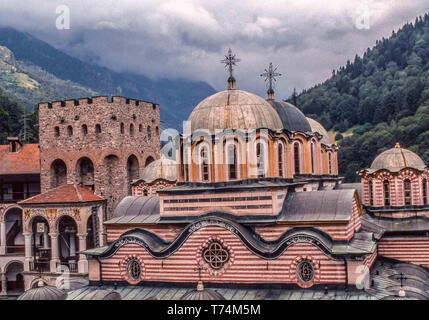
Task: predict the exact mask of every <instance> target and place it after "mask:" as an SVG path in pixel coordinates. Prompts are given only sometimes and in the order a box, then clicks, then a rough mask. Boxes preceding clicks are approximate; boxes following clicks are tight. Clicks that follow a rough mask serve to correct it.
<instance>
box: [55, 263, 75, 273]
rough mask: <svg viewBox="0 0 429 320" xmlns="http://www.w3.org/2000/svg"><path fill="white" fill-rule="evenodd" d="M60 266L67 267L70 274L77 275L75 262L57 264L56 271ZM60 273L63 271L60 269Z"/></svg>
mask: <svg viewBox="0 0 429 320" xmlns="http://www.w3.org/2000/svg"><path fill="white" fill-rule="evenodd" d="M61 266H64V267H67V268H68V270H69V272H70V273H77V272H78V270H77V262H76V261H68V262H57V270H58V269H59V268H61ZM61 269H62V271H65V270H64V269H63V268H61Z"/></svg>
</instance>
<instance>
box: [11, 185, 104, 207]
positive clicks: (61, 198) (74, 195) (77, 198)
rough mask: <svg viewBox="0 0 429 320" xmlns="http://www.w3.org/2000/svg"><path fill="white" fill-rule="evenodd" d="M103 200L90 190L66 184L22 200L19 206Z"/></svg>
mask: <svg viewBox="0 0 429 320" xmlns="http://www.w3.org/2000/svg"><path fill="white" fill-rule="evenodd" d="M103 200H104V199H103V198H102V197H99V196H97V195H95V194H94V193H93V192H92V191H91V190H90V189H89V188H86V187H82V186H78V185H75V184H64V185H61V186H59V187H56V188H53V189H50V190H48V191H46V192H44V193H41V194H39V195H37V196H34V197H31V198H28V199H26V200H22V201H20V202H19V204H21V205H22V204H24V205H25V204H47V203H76V202H78V203H80V202H93V201H103Z"/></svg>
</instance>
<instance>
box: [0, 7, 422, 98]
mask: <svg viewBox="0 0 429 320" xmlns="http://www.w3.org/2000/svg"><path fill="white" fill-rule="evenodd" d="M61 5H65V6H67V8H68V9H69V12H70V29H62V30H59V29H58V28H57V22H58V21H60V22H61V21H62V20H61V19H60V20H58V18H59V16H60V15H62V13H63V12H64V11H63V7H60V8H58V7H59V6H61ZM57 10H58V11H57ZM57 12H58V13H57ZM425 12H429V4H428V1H427V0H412V1H404V0H342V1H333V0H317V1H316V0H294V1H287V0H263V1H262V0H241V1H223V0H208V1H202V0H156V1H151V0H121V1H118V0H59V1H58V0H1V1H0V25H7V26H12V27H15V28H17V29H19V30H22V31H28V32H30V33H32V34H33V35H35V36H37V37H39V38H41V39H43V40H45V41H47V42H48V43H50V44H51V45H54V46H55V47H57V48H59V49H61V50H63V51H66V52H68V53H69V54H71V55H73V56H76V57H79V58H81V59H83V60H86V61H92V62H96V63H98V64H100V65H103V66H106V67H109V68H111V69H114V70H116V71H132V72H135V73H142V74H145V75H147V76H149V77H151V78H160V77H167V78H186V79H194V80H203V81H206V82H208V83H210V84H211V85H212V86H213V87H214V88H215V89H217V90H223V89H224V88H225V87H226V81H225V80H226V73H225V69H224V68H223V67H222V65H221V64H220V63H219V61H220V60H221V59H222V58H223V55H224V54H225V53H226V51H227V49H228V48H229V47H231V48H232V49H233V51H234V52H235V53H236V54H237V57H239V58H240V59H241V62H240V63H239V65H238V67H237V69H236V72H235V77H236V79H237V86H238V87H239V88H240V89H245V90H249V91H253V92H256V93H258V94H260V95H265V91H266V87H265V83H264V81H263V80H262V79H261V78H260V77H259V74H260V73H262V72H263V71H264V69H265V68H266V67H267V66H268V63H269V62H273V63H274V65H276V66H278V67H279V71H280V72H281V73H282V74H283V76H282V77H281V78H280V79H279V80H278V81H277V84H276V96H277V97H278V98H286V97H288V96H289V95H290V93H291V91H292V90H293V88H294V87H296V88H297V90H301V89H303V88H308V87H310V86H312V85H314V84H316V83H318V82H321V81H323V80H324V79H326V78H327V77H329V76H330V75H331V73H332V70H333V69H334V68H338V67H339V66H341V65H344V64H345V62H346V61H347V59H353V58H354V56H355V54H356V53H358V54H359V55H361V54H362V53H363V52H364V51H365V49H366V48H367V47H372V46H373V45H374V44H375V41H376V40H377V39H380V38H381V37H383V36H385V37H388V36H389V35H390V34H391V32H392V30H394V29H395V30H396V29H397V28H398V27H400V26H402V25H403V24H404V23H406V22H407V21H414V19H415V17H416V16H418V15H422V14H424V13H425Z"/></svg>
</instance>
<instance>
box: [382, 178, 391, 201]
mask: <svg viewBox="0 0 429 320" xmlns="http://www.w3.org/2000/svg"><path fill="white" fill-rule="evenodd" d="M383 191H384V192H383V193H384V205H385V206H390V184H389V181H387V180H384V182H383Z"/></svg>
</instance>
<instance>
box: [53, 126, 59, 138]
mask: <svg viewBox="0 0 429 320" xmlns="http://www.w3.org/2000/svg"><path fill="white" fill-rule="evenodd" d="M54 131H55V133H54V136H55V137H59V136H60V128H59V127H55V128H54Z"/></svg>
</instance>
